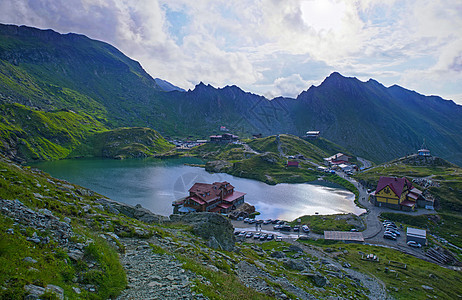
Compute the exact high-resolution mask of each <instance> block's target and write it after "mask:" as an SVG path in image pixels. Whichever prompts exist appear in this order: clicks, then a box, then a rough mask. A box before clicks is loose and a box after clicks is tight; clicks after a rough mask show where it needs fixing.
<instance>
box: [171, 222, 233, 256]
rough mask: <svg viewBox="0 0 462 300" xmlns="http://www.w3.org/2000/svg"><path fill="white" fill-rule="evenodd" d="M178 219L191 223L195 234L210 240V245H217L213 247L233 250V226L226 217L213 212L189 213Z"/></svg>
mask: <svg viewBox="0 0 462 300" xmlns="http://www.w3.org/2000/svg"><path fill="white" fill-rule="evenodd" d="M179 219H180V222H181V223H184V224H187V225H191V226H192V232H193V233H194V234H195V235H198V236H200V237H202V238H204V239H206V240H207V241H210V244H211V245H212V246H215V247H216V246H219V248H215V249H223V250H226V251H233V250H234V244H235V242H236V238H235V236H234V227H233V225H232V224H231V222H230V220H229V219H228V218H226V217H224V216H222V215H220V214H215V213H189V214H186V215H184V216H181V217H180V218H179ZM212 237H213V238H212ZM215 241H216V242H215Z"/></svg>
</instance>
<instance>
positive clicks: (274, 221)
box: [271, 219, 279, 224]
mask: <svg viewBox="0 0 462 300" xmlns="http://www.w3.org/2000/svg"><path fill="white" fill-rule="evenodd" d="M278 222H279V220H278V219H276V220H273V221H272V222H271V223H272V224H277V223H278Z"/></svg>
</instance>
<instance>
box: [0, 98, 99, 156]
mask: <svg viewBox="0 0 462 300" xmlns="http://www.w3.org/2000/svg"><path fill="white" fill-rule="evenodd" d="M0 119H1V120H2V122H1V123H0V136H1V139H2V141H3V143H1V144H0V151H1V152H2V153H4V154H6V155H7V156H9V157H13V158H15V159H17V160H27V161H30V160H49V159H61V158H65V157H67V156H68V155H69V154H70V153H71V151H72V150H73V149H74V148H76V147H77V146H79V145H80V144H81V143H82V141H84V140H85V138H86V136H87V135H89V134H91V133H93V132H96V131H99V130H103V129H104V126H103V125H102V124H101V123H100V122H98V121H96V120H95V119H93V118H92V117H90V116H89V115H87V114H84V113H80V114H77V113H75V112H72V111H64V110H59V111H50V112H44V111H38V110H32V109H30V108H28V107H25V106H23V105H20V104H0Z"/></svg>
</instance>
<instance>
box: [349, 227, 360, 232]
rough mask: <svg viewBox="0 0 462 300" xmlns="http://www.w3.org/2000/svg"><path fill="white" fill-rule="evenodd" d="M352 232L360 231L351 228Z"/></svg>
mask: <svg viewBox="0 0 462 300" xmlns="http://www.w3.org/2000/svg"><path fill="white" fill-rule="evenodd" d="M350 231H351V232H358V229H356V228H351V229H350Z"/></svg>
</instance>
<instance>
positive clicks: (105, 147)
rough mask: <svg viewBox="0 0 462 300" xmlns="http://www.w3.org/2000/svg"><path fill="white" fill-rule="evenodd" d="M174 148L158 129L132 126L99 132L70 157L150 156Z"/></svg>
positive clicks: (118, 157) (120, 157) (121, 157)
mask: <svg viewBox="0 0 462 300" xmlns="http://www.w3.org/2000/svg"><path fill="white" fill-rule="evenodd" d="M172 148H174V145H172V144H170V143H169V142H167V141H166V140H165V139H164V138H163V137H162V136H161V135H160V134H159V133H158V132H157V131H155V130H152V129H150V128H142V127H131V128H118V129H113V130H107V131H103V132H97V133H94V134H92V135H90V136H89V137H88V139H87V141H86V142H85V144H82V145H81V146H80V147H78V148H77V149H76V150H75V151H73V152H72V153H71V154H70V157H82V156H85V157H107V158H117V159H124V158H136V157H148V156H152V155H156V154H160V153H164V152H166V151H169V150H171V149H172Z"/></svg>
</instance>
